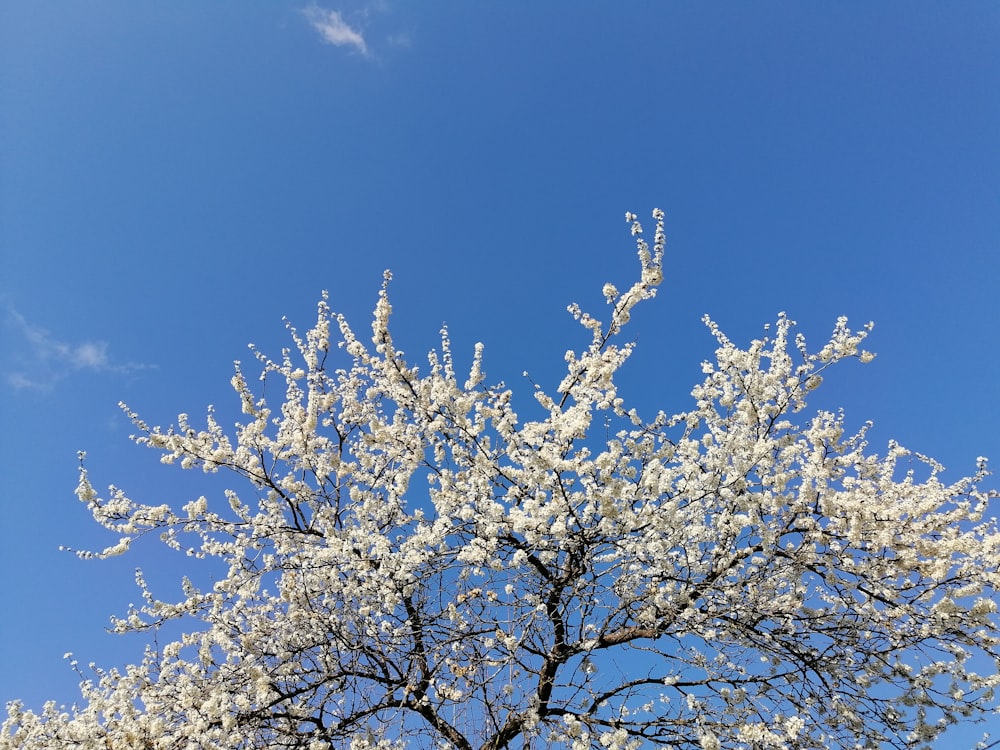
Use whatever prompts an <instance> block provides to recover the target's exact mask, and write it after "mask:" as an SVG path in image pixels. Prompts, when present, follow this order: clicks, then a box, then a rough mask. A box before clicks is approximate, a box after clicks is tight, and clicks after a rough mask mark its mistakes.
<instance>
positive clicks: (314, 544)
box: [0, 211, 1000, 750]
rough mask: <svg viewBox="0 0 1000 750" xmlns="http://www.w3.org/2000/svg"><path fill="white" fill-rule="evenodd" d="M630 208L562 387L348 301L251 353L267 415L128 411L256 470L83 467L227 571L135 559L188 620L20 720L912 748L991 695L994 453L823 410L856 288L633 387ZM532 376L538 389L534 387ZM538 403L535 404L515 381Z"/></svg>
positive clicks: (118, 523)
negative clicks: (172, 475) (614, 272)
mask: <svg viewBox="0 0 1000 750" xmlns="http://www.w3.org/2000/svg"><path fill="white" fill-rule="evenodd" d="M653 216H654V220H655V225H656V226H655V232H654V239H653V241H652V245H651V246H650V245H649V244H648V243H647V242H646V241H645V240H644V239H643V237H644V234H643V229H642V226H641V225H640V223H639V222H638V220H637V219H636V217H635V216H634V215H633V214H627V215H626V219H627V221H628V222H629V225H630V226H631V231H632V234H633V235H634V236H635V237H636V239H637V244H638V255H639V261H640V272H639V278H638V280H637V281H635V283H634V284H633V285H632V286H631V287H630V288H629V289H627V290H626V291H624V292H621V291H619V290H618V289H616V288H615V287H614V286H613V285H612V284H606V285H605V286H604V289H603V292H604V297H605V299H606V301H607V304H608V313H607V316H606V317H607V319H606V320H602V319H599V318H598V317H595V316H593V315H591V314H589V313H587V312H584V311H583V310H582V309H581V308H580V307H579V306H577V305H571V306H570V308H569V310H570V312H571V313H572V315H573V316H574V317H575V318H576V320H577V321H579V323H580V324H581V325H582V326H583V327H584V328H585V329H586V331H587V332H588V335H589V337H590V341H589V344H587V345H586V346H585V348H582V349H581V350H579V351H572V350H571V351H568V352H567V353H566V355H565V361H566V372H565V377H564V378H563V379H562V381H561V382H559V383H558V384H555V387H554V388H550V389H546V388H545V387H542V386H540V385H537V386H535V388H534V394H533V395H534V399H535V400H536V402H537V403H535V404H531V403H529V404H528V405H527V407H526V408H524V409H522V411H524V412H529V411H530V412H531V413H532V414H533V415H535V416H537V418H531V419H528V418H524V419H522V418H519V416H518V412H517V411H516V410H515V404H516V403H517V398H516V394H515V393H514V391H512V390H511V389H510V388H508V387H506V386H505V385H504V384H498V385H492V386H491V385H487V384H486V380H485V375H484V369H483V357H484V352H483V347H482V346H481V345H477V346H476V347H475V351H474V354H473V357H472V364H471V368H470V371H469V372H468V374H467V375H464V374H463V375H461V376H460V375H459V373H458V372H457V371H456V366H455V361H454V359H453V356H452V351H451V345H450V341H449V337H448V334H447V332H446V331H445V332H443V333H442V339H441V345H440V349H439V350H437V351H435V352H431V353H430V354H429V356H428V362H427V365H426V366H425V367H423V368H418V367H417V366H415V365H413V364H411V363H410V362H408V361H407V360H406V359H405V358H404V356H403V354H402V353H401V351H400V350H399V349H398V348H397V346H396V343H395V342H394V340H393V337H392V335H391V334H390V325H389V320H390V312H391V307H390V303H389V296H388V281H389V275H388V273H387V274H386V283H385V284H384V285H383V288H382V291H381V293H380V295H379V297H378V301H377V304H376V306H375V311H374V319H373V322H372V335H371V338H370V340H369V341H367V342H366V341H365V340H363V339H362V338H361V337H359V336H358V335H357V334H356V333H355V331H354V330H353V329H352V328H351V327H350V326H349V324H348V322H347V321H346V319H345V318H344V317H343V316H341V315H338V314H334V313H333V312H331V310H330V308H329V306H328V300H327V298H326V296H325V295H324V297H323V299H322V300H321V301H320V303H319V305H318V315H317V319H316V324H315V326H314V327H312V328H311V329H309V330H308V331H306V332H305V333H304V334H303V333H300V332H298V331H297V330H296V329H295V328H293V327H291V326H289V329H290V333H291V336H292V339H293V341H294V347H291V348H290V349H289V350H286V351H285V352H283V353H282V354H281V356H280V357H279V358H276V359H272V358H270V357H268V356H266V355H265V354H263V353H257V359H258V361H259V363H260V365H261V368H262V376H261V379H262V380H263V381H264V382H265V384H270V387H271V389H272V390H271V392H272V393H273V392H274V391H273V389H274V388H275V387H276V386H275V384H278V385H277V387H278V388H279V389H280V390H281V391H283V393H282V395H281V397H280V399H278V400H279V401H280V403H278V404H276V405H273V406H272V405H271V403H270V402H269V401H267V400H265V398H264V397H263V396H262V395H261V393H260V392H258V391H256V390H255V388H254V386H252V385H251V380H249V379H248V378H247V377H246V376H245V375H244V370H243V368H242V367H241V366H240V365H239V364H237V367H236V374H235V376H234V377H233V380H232V385H233V388H234V390H235V391H236V394H237V396H238V397H239V399H240V403H241V405H242V411H243V413H244V414H245V419H243V420H242V422H241V423H240V424H237V425H236V426H235V427H234V428H233V429H229V428H227V427H225V426H223V425H222V424H220V421H219V420H218V419H217V418H216V416H215V414H214V412H212V411H211V410H210V411H209V413H208V415H207V417H206V420H205V423H204V425H203V426H194V425H193V423H192V422H191V421H190V420H189V418H188V417H187V416H186V415H184V414H182V415H180V416H179V417H178V420H177V424H176V425H175V426H174V427H171V428H168V429H161V428H159V427H155V426H151V425H149V424H147V423H146V422H145V421H143V419H142V418H141V417H140V416H139V415H138V414H137V413H135V412H133V411H131V410H129V409H128V408H127V407H123V408H125V409H126V411H127V413H128V414H129V416H130V417H131V418H132V420H133V422H134V424H135V426H136V429H137V435H136V436H135V437H134V439H135V440H136V442H138V443H140V444H142V445H146V446H149V447H150V448H153V449H154V450H157V451H160V452H162V461H163V462H164V463H167V464H172V463H179V464H180V465H181V467H182V468H184V469H200V470H203V471H205V472H224V473H227V474H229V475H231V476H232V477H233V479H234V483H233V485H232V486H231V487H230V488H229V489H228V490H227V491H226V492H225V493H224V496H220V497H211V498H208V497H200V498H197V499H194V500H191V501H189V502H187V503H178V504H176V505H169V504H166V505H156V506H153V505H148V504H143V503H142V502H139V501H137V500H134V499H132V498H130V497H128V496H126V494H125V493H124V492H123V491H121V490H119V489H116V488H114V487H111V488H110V489H109V490H108V491H107V492H106V493H103V495H102V493H100V492H98V491H97V490H96V489H95V488H94V486H93V485H92V483H91V480H90V478H89V476H88V473H87V470H86V468H85V467H84V466H83V463H82V461H81V469H80V482H79V488H78V490H77V494H78V496H79V498H80V500H81V501H82V502H83V503H85V504H86V505H87V506H88V507H89V508H90V510H91V511H92V512H93V516H94V518H95V519H96V520H97V522H99V523H100V524H102V525H103V526H104V527H106V528H108V529H110V530H112V531H114V532H116V533H117V534H118V535H119V537H120V542H118V543H117V544H114V545H112V546H110V547H109V548H107V549H105V550H103V551H101V552H95V553H84V554H92V555H95V556H104V557H106V556H111V555H117V554H122V553H125V552H126V551H127V550H128V549H129V547H130V545H132V544H133V542H135V541H136V540H137V539H140V538H142V537H146V536H152V537H154V538H155V537H159V538H160V539H161V540H162V541H163V543H165V544H166V545H168V546H169V547H172V548H174V549H176V550H178V551H181V552H187V553H188V554H189V556H190V557H191V559H192V565H197V564H198V561H199V560H214V561H216V563H217V564H222V565H223V566H224V572H225V575H224V576H223V577H222V578H221V579H220V580H218V581H217V582H216V583H215V584H214V585H212V586H211V587H207V588H204V589H202V588H198V587H196V586H195V584H194V583H192V582H191V581H189V580H188V579H187V578H185V579H184V581H183V583H182V586H183V596H182V597H180V598H179V599H176V600H170V599H162V598H160V597H159V596H157V595H155V594H154V593H153V592H152V591H151V590H150V588H149V587H148V586H147V585H146V584H145V581H144V578H143V576H142V575H141V574H139V575H138V582H139V586H140V587H141V589H142V596H143V604H142V606H141V607H138V608H135V609H133V610H131V611H129V612H127V613H126V614H124V615H123V616H122V617H121V618H119V619H116V620H115V621H114V622H115V629H117V630H119V631H123V632H124V631H149V632H150V633H151V634H154V633H157V632H158V631H160V630H161V629H163V627H164V625H165V624H167V623H169V622H171V621H177V622H178V623H180V626H181V628H182V630H183V635H180V636H179V637H177V638H174V639H173V640H170V641H169V642H166V643H161V642H160V639H159V638H150V645H149V647H148V648H147V650H146V654H145V657H144V658H143V659H142V661H141V662H140V663H138V664H134V665H131V666H128V667H125V668H123V669H108V670H100V669H95V671H94V674H93V676H92V677H89V678H88V679H86V680H85V681H84V682H83V683H82V700H81V703H80V704H79V705H77V706H74V707H72V708H70V709H63V708H60V707H58V706H57V705H56V704H55V703H49V704H47V705H46V706H44V707H43V708H42V709H40V710H38V711H37V712H36V711H33V710H30V709H28V708H26V707H25V706H23V705H22V704H20V703H19V702H14V703H12V704H10V705H9V706H8V717H7V719H6V721H5V722H4V723H3V726H2V729H0V748H15V747H16V748H32V749H34V748H38V749H42V748H44V749H45V750H48V749H50V748H56V747H58V748H87V749H89V748H109V747H113V748H116V750H117V749H123V750H126V749H131V748H134V749H136V750H139V749H146V748H156V749H157V750H166V749H168V748H169V749H174V748H177V749H180V748H219V749H220V750H221V749H223V748H225V749H226V750H237V749H244V748H300V749H301V750H321V749H323V748H350V750H373V749H375V748H378V749H379V750H382V749H383V748H384V749H388V748H396V747H400V748H403V747H416V748H457V749H459V750H472V749H473V748H478V749H482V750H500V749H501V748H510V747H520V746H524V747H529V746H545V747H565V748H572V749H573V750H585V749H586V748H608V749H613V750H624V749H625V748H640V747H667V748H700V749H701V750H718V749H720V748H732V749H746V750H750V749H751V748H753V749H756V748H855V747H862V748H884V747H892V748H917V747H926V746H929V743H931V742H932V741H933V740H934V739H935V738H936V737H937V736H939V734H940V733H941V732H942V731H943V730H944V729H946V728H947V727H948V726H949V725H951V724H953V723H954V722H956V721H959V720H962V719H963V718H969V719H975V718H977V717H981V716H982V715H984V712H986V711H989V710H992V709H993V708H994V707H995V705H996V704H995V699H994V689H995V687H996V685H997V683H998V681H1000V677H998V672H1000V650H998V644H1000V629H998V624H1000V623H998V615H997V605H996V602H995V599H994V597H995V594H996V590H997V588H998V584H1000V571H998V562H1000V533H998V530H997V527H996V523H995V520H993V519H992V518H991V517H990V516H989V513H990V504H991V501H992V500H993V499H994V498H996V496H997V495H996V493H994V492H992V491H989V490H987V489H984V487H983V485H984V481H985V478H986V476H987V474H988V472H987V465H986V460H985V459H984V458H980V459H978V463H977V466H976V470H975V472H974V473H973V474H972V475H971V476H969V477H966V478H962V479H958V480H957V481H952V482H950V483H949V482H945V481H943V479H942V477H941V475H942V471H943V467H942V466H940V465H939V464H938V463H937V462H936V461H934V460H933V459H931V458H928V457H925V456H922V455H920V454H917V453H914V452H911V451H909V450H907V449H905V448H903V447H902V446H901V445H899V444H897V443H894V442H892V443H890V444H889V445H888V447H887V448H886V449H885V451H884V452H883V453H882V454H877V453H874V452H871V451H870V450H869V446H868V443H867V440H866V434H867V431H868V428H867V427H862V428H861V429H860V430H858V431H850V430H848V429H847V428H846V426H845V418H844V416H843V414H841V413H833V412H829V411H818V412H810V411H808V410H807V399H808V398H809V397H810V394H811V393H812V392H813V391H815V390H816V389H817V388H819V387H821V384H822V381H823V376H824V374H825V373H826V371H827V370H829V369H830V368H832V367H834V366H835V365H838V364H839V363H841V362H843V361H845V360H850V359H856V360H860V361H861V362H866V361H869V360H870V359H871V358H872V356H873V355H871V354H870V353H868V352H866V351H864V350H863V349H862V348H861V347H862V343H863V342H864V340H865V338H866V335H867V333H868V328H869V327H870V326H869V327H865V328H863V329H861V330H858V331H855V330H852V329H850V328H849V327H848V324H847V321H846V319H843V318H842V319H840V320H838V321H837V322H836V325H835V327H834V330H833V333H832V335H831V337H830V339H829V340H828V341H827V342H826V343H825V344H823V345H822V346H821V347H819V348H818V349H816V350H813V349H810V348H809V347H808V346H807V344H806V341H805V339H804V337H803V336H802V335H800V334H796V333H795V331H794V325H795V324H794V322H793V321H792V320H791V319H789V318H788V317H786V316H784V315H781V316H779V317H778V319H777V321H776V323H774V324H773V325H772V326H771V327H770V328H769V329H768V330H767V333H766V335H765V336H763V337H761V338H760V339H757V340H754V341H751V342H750V343H749V345H748V346H746V347H745V348H741V347H740V346H738V345H737V344H735V343H734V342H732V341H731V340H730V339H729V338H727V337H726V335H725V334H724V333H723V332H722V331H721V330H720V329H719V328H718V326H716V325H715V324H714V323H713V322H712V321H711V320H709V319H706V323H707V325H708V328H709V330H710V332H711V334H712V335H713V336H714V337H715V339H716V341H717V344H718V346H717V350H716V352H715V355H716V356H715V361H714V362H706V363H704V365H703V372H704V379H703V381H702V382H701V383H699V384H697V385H696V386H695V387H694V389H693V390H692V391H691V396H692V401H691V402H690V403H689V405H688V406H687V408H686V409H685V408H678V407H676V406H675V407H671V408H666V409H664V410H663V411H660V412H658V413H654V414H641V413H640V412H639V410H638V409H636V408H634V407H633V406H632V405H630V404H629V402H628V400H627V399H626V397H625V396H622V395H620V394H619V392H618V389H617V387H616V383H615V376H616V373H617V372H618V371H619V369H620V368H621V367H622V365H623V363H624V362H625V361H626V360H627V359H628V357H629V355H630V353H631V352H632V350H633V346H634V342H628V341H624V340H623V338H622V335H621V333H622V329H623V327H624V326H626V324H627V323H628V322H629V317H630V313H631V312H632V310H633V308H634V307H635V305H637V304H639V303H640V302H643V301H646V300H648V299H650V298H652V297H653V296H655V293H656V290H657V287H658V285H659V284H660V282H661V280H662V277H663V253H664V243H665V238H664V228H663V214H662V212H660V211H656V212H654V214H653ZM539 407H540V408H539ZM518 408H521V407H520V406H518Z"/></svg>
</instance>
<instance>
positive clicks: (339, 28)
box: [302, 5, 368, 56]
mask: <svg viewBox="0 0 1000 750" xmlns="http://www.w3.org/2000/svg"><path fill="white" fill-rule="evenodd" d="M302 13H303V14H304V15H305V17H306V20H308V21H309V23H310V24H312V27H313V28H314V29H316V31H318V32H319V34H320V36H322V37H323V39H325V40H326V41H327V42H329V43H330V44H335V45H337V46H338V47H344V46H346V47H354V48H355V49H356V50H358V51H359V52H360V53H361V54H362V55H365V56H367V55H368V44H367V43H366V42H365V37H364V35H363V34H362V33H361V32H360V31H359V30H358V29H356V28H353V27H352V26H351V25H350V24H348V23H347V21H345V20H344V18H343V16H341V15H340V12H339V11H336V10H326V9H325V8H320V7H319V6H318V5H310V6H308V7H307V8H305V9H304V10H303V11H302Z"/></svg>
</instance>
